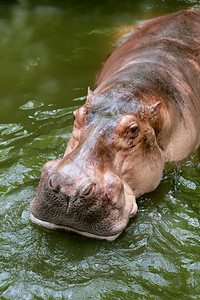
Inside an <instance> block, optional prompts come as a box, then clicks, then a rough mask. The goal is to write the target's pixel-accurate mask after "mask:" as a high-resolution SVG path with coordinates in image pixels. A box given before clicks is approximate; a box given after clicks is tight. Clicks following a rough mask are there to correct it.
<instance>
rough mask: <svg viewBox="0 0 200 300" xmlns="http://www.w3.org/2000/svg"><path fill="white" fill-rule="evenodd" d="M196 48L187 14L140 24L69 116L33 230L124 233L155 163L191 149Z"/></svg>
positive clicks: (155, 172) (197, 102) (197, 90)
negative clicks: (65, 141) (62, 150)
mask: <svg viewBox="0 0 200 300" xmlns="http://www.w3.org/2000/svg"><path fill="white" fill-rule="evenodd" d="M199 45H200V13H199V12H197V11H190V10H189V11H183V12H178V13H174V14H171V15H167V16H164V17H160V18H157V19H154V20H151V21H149V22H148V23H145V24H144V25H142V26H141V27H139V28H138V29H137V30H136V32H134V33H133V34H132V35H131V36H130V37H129V38H128V39H127V40H126V41H124V42H123V43H122V44H121V45H120V46H119V47H118V48H116V49H115V50H114V51H113V53H112V54H111V55H110V57H109V58H108V59H107V61H106V62H105V64H104V66H103V68H102V70H101V72H100V74H99V77H98V80H97V88H96V89H95V91H94V92H92V91H90V89H89V90H88V96H87V101H86V103H85V105H84V106H82V107H81V108H79V109H78V110H77V111H76V112H74V119H75V121H74V128H73V132H72V135H71V138H70V140H69V143H68V146H67V149H66V152H65V155H64V157H63V158H62V159H59V160H54V161H50V162H47V163H46V164H45V165H44V167H43V171H42V176H41V180H40V183H39V187H38V191H37V194H36V197H35V198H34V199H33V201H32V202H31V220H32V221H33V222H35V223H37V224H39V225H42V226H45V227H48V228H53V229H54V228H55V229H56V228H58V229H66V230H70V231H74V232H77V233H80V234H83V235H86V236H91V237H97V238H102V239H107V240H113V239H115V238H116V237H117V236H118V235H119V234H120V233H121V232H122V231H123V229H124V228H125V227H126V225H127V223H128V220H129V218H130V217H133V216H134V215H135V214H136V212H137V204H136V197H138V196H139V195H141V194H143V193H146V192H151V191H152V190H154V189H155V188H156V187H157V185H158V184H159V182H160V180H161V177H162V172H163V168H164V163H165V162H166V161H173V160H181V159H183V158H184V157H186V156H187V155H189V154H190V153H191V152H192V151H194V150H195V149H196V148H197V147H198V146H199V144H200V118H199V115H200V98H199V97H200V77H199V74H200V46H199Z"/></svg>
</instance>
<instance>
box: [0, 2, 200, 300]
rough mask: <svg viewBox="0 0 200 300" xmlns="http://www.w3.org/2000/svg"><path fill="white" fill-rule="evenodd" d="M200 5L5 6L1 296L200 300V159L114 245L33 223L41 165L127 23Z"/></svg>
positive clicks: (177, 172) (172, 173)
mask: <svg viewBox="0 0 200 300" xmlns="http://www.w3.org/2000/svg"><path fill="white" fill-rule="evenodd" d="M194 6H196V7H198V1H195V0H194V1H178V0H175V1H172V0H171V1H170V0H168V1H167V0H166V1H165V0H163V1H161V0H157V1H153V0H151V1H150V0H144V1H142V0H140V1H133V0H132V1H126V0H125V1H114V0H112V1H111V0H110V1H103V0H101V1H99V3H96V2H94V1H89V0H87V1H76V0H74V1H53V0H42V1H28V0H27V1H0V299H14V300H15V299H19V300H22V299H25V300H27V299H73V300H74V299H77V300H78V299H95V300H96V299H186V300H187V299H200V285H199V283H200V176H199V174H200V154H199V152H197V153H195V154H193V155H192V156H190V157H189V158H188V159H187V160H185V161H184V162H182V163H178V164H174V165H173V166H168V167H167V168H166V170H165V172H164V175H163V179H162V182H161V184H160V186H159V187H158V189H157V190H156V191H155V192H154V193H152V194H148V195H144V196H143V197H141V198H140V199H138V205H139V211H138V214H137V216H136V217H135V218H134V219H132V220H131V221H130V223H129V225H128V227H127V228H126V230H125V231H124V233H123V234H122V235H121V236H120V237H119V238H118V239H117V240H116V241H114V242H112V243H109V242H106V241H98V240H94V239H88V238H84V237H81V236H78V235H75V234H69V233H63V232H54V231H49V230H46V229H44V228H39V227H37V226H34V225H33V224H31V223H30V221H29V204H30V201H31V200H32V198H33V197H34V196H35V193H36V188H37V185H38V182H39V178H40V173H41V168H42V165H43V164H44V163H45V162H46V161H48V160H51V159H55V158H60V157H62V155H63V153H64V151H65V148H66V143H67V140H68V139H69V136H70V132H71V129H72V126H73V121H72V114H71V112H72V111H73V109H74V108H76V107H78V106H80V105H82V103H84V101H85V96H86V93H87V87H88V85H90V86H91V88H94V86H95V85H94V83H95V77H96V74H97V72H98V70H99V68H100V66H101V64H102V62H103V60H104V59H105V58H106V57H107V55H108V54H109V53H110V51H111V50H112V49H113V47H114V46H115V45H116V44H117V40H116V38H115V37H114V36H115V35H116V33H117V32H118V31H119V30H121V28H122V26H129V25H132V24H134V25H135V24H140V23H141V22H143V21H144V20H146V19H147V18H151V17H153V16H157V15H159V14H163V13H166V12H172V11H176V10H179V9H183V8H189V7H194Z"/></svg>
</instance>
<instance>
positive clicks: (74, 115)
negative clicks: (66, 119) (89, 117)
mask: <svg viewBox="0 0 200 300" xmlns="http://www.w3.org/2000/svg"><path fill="white" fill-rule="evenodd" d="M73 119H74V120H75V119H76V112H75V111H73Z"/></svg>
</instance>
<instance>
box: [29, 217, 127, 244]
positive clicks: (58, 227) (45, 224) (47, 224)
mask: <svg viewBox="0 0 200 300" xmlns="http://www.w3.org/2000/svg"><path fill="white" fill-rule="evenodd" d="M30 220H31V221H32V222H33V223H34V224H36V225H39V226H42V227H45V228H47V229H52V230H63V231H69V232H74V233H77V234H79V235H83V236H86V237H89V238H96V239H101V240H107V241H113V240H115V239H116V238H117V237H118V236H119V235H120V234H121V232H122V231H120V232H119V233H117V234H115V235H111V236H104V235H97V234H94V233H90V232H85V231H82V230H78V229H75V228H72V227H68V226H65V225H57V224H53V223H50V222H46V221H42V220H39V219H37V218H36V217H34V215H33V214H32V213H31V214H30Z"/></svg>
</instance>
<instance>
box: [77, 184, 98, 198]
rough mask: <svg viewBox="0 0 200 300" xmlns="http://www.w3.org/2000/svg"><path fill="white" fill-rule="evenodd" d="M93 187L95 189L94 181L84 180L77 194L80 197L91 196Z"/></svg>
mask: <svg viewBox="0 0 200 300" xmlns="http://www.w3.org/2000/svg"><path fill="white" fill-rule="evenodd" d="M94 189H95V183H93V182H91V181H90V182H86V183H85V184H84V185H83V187H82V188H81V190H80V193H79V195H80V196H81V197H88V196H91V195H92V194H93V192H94Z"/></svg>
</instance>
